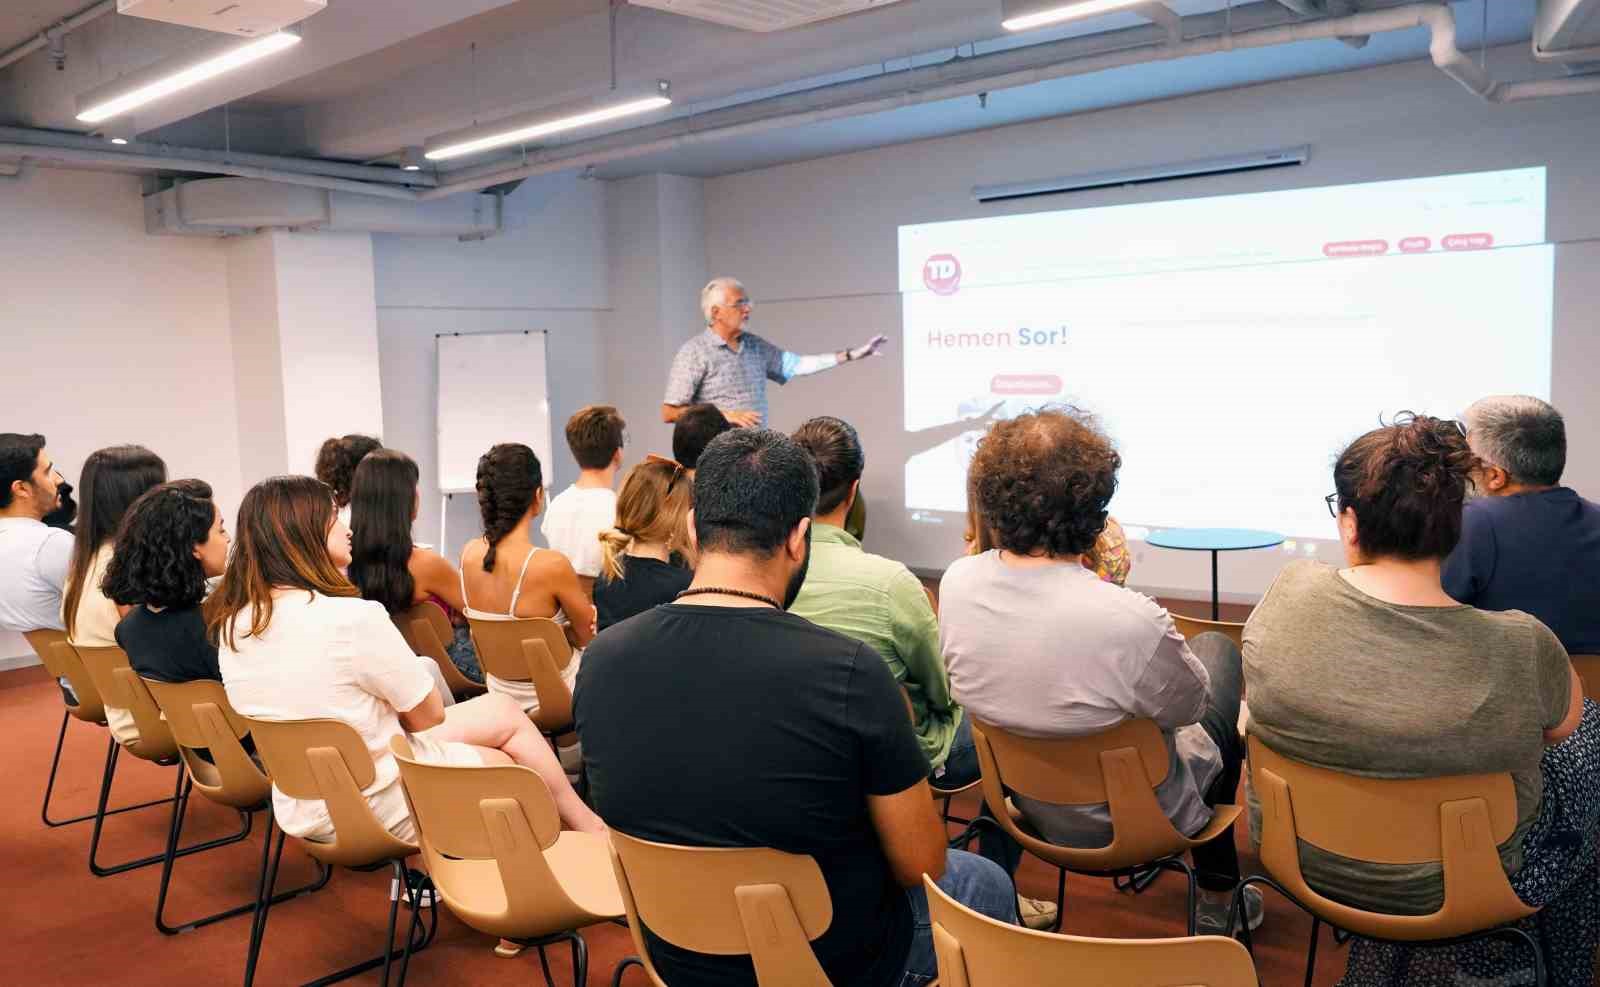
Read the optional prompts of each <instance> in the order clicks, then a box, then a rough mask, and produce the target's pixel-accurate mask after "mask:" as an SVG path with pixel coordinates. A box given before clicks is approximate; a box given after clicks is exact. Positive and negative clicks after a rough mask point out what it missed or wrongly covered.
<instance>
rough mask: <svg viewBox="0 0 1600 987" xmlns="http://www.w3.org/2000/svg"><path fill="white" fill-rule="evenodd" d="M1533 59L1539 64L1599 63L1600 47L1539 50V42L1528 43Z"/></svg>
mask: <svg viewBox="0 0 1600 987" xmlns="http://www.w3.org/2000/svg"><path fill="white" fill-rule="evenodd" d="M1528 47H1530V48H1532V49H1533V57H1534V58H1536V59H1538V60H1539V61H1541V62H1600V45H1590V46H1589V47H1587V48H1540V47H1539V42H1537V41H1533V42H1529V45H1528Z"/></svg>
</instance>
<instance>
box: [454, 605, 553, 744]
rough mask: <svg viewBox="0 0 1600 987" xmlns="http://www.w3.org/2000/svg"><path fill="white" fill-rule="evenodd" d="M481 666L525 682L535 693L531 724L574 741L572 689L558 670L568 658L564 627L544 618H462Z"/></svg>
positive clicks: (549, 734)
mask: <svg viewBox="0 0 1600 987" xmlns="http://www.w3.org/2000/svg"><path fill="white" fill-rule="evenodd" d="M468 623H469V624H470V625H471V627H472V640H473V642H474V643H475V644H476V646H477V649H478V661H479V662H481V663H482V664H483V669H484V671H486V672H488V673H489V674H491V675H493V676H494V677H495V678H497V679H502V680H504V681H507V682H531V683H533V690H534V692H536V693H538V695H539V710H538V712H537V713H535V714H534V716H533V722H534V725H535V726H537V727H538V728H539V729H540V730H541V731H543V732H544V733H545V734H546V735H547V736H550V737H556V738H559V739H562V740H567V741H568V743H564V744H562V745H561V746H563V747H565V746H569V744H570V743H571V742H573V741H576V739H577V737H576V734H574V733H573V726H572V690H571V688H569V687H568V686H567V683H566V680H565V679H563V678H562V677H561V673H562V672H564V671H566V668H567V665H569V664H571V662H572V644H571V642H569V641H568V640H567V632H566V630H565V629H564V628H562V626H561V625H560V624H558V623H556V622H555V621H554V620H551V619H550V618H548V617H527V618H523V619H520V620H480V619H478V618H476V617H470V618H468Z"/></svg>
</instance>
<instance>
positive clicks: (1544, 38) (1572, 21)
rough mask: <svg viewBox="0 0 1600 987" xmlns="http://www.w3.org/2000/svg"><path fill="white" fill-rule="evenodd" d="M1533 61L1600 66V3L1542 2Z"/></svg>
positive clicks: (1591, 0) (1589, 0) (1535, 22)
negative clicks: (1588, 63) (1594, 64)
mask: <svg viewBox="0 0 1600 987" xmlns="http://www.w3.org/2000/svg"><path fill="white" fill-rule="evenodd" d="M1533 57H1534V58H1537V59H1539V60H1540V61H1542V62H1600V3H1596V2H1595V0H1539V10H1538V13H1536V14H1535V15H1534V18H1533Z"/></svg>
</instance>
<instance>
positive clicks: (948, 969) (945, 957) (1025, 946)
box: [922, 875, 1257, 987]
mask: <svg viewBox="0 0 1600 987" xmlns="http://www.w3.org/2000/svg"><path fill="white" fill-rule="evenodd" d="M922 883H923V885H924V886H925V887H926V888H927V891H928V911H929V914H930V916H931V917H932V919H933V948H934V952H935V953H937V954H938V957H939V983H940V984H941V985H943V987H1016V985H1022V984H1027V985H1030V987H1069V985H1071V987H1076V985H1078V984H1094V985H1095V987H1167V985H1173V987H1175V985H1180V984H1181V985H1184V987H1256V984H1257V980H1256V971H1255V965H1254V963H1253V962H1252V961H1251V959H1250V953H1249V952H1248V951H1247V950H1246V949H1245V948H1244V947H1243V946H1241V945H1239V943H1237V942H1235V941H1234V940H1232V939H1225V938H1223V937H1222V936H1198V937H1194V938H1187V939H1090V938H1085V937H1081V936H1065V935H1060V934H1054V933H1048V932H1034V931H1033V930H1031V929H1024V928H1020V927H1018V926H1015V925H1007V924H1005V923H1004V922H996V921H995V920H994V919H992V918H989V917H987V916H985V915H980V914H979V913H977V912H975V911H973V910H972V909H970V908H967V907H965V906H964V905H962V904H960V903H959V902H957V901H955V900H954V899H952V898H951V897H950V896H949V895H946V894H945V893H944V892H943V891H941V890H939V886H938V885H937V884H935V883H934V882H933V881H932V880H930V879H929V878H928V877H927V876H926V875H924V876H923V878H922Z"/></svg>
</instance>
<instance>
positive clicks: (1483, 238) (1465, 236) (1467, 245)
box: [1442, 233, 1494, 250]
mask: <svg viewBox="0 0 1600 987" xmlns="http://www.w3.org/2000/svg"><path fill="white" fill-rule="evenodd" d="M1442 242H1443V245H1444V249H1446V250H1488V249H1489V248H1490V247H1492V246H1494V234H1493V233H1452V234H1450V235H1449V236H1447V237H1445V238H1444V240H1443V241H1442Z"/></svg>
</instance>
